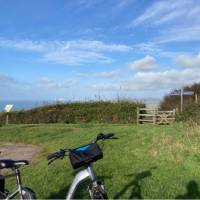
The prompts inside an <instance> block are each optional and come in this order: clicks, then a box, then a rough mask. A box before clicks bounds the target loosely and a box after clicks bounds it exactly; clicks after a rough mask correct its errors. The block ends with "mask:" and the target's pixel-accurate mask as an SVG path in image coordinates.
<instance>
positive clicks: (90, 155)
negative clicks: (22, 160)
mask: <svg viewBox="0 0 200 200" xmlns="http://www.w3.org/2000/svg"><path fill="white" fill-rule="evenodd" d="M106 139H118V138H116V137H114V134H113V133H109V134H103V133H100V134H98V135H97V136H96V138H95V140H94V141H93V142H92V143H89V144H87V145H84V146H80V147H78V148H75V149H60V150H59V151H58V152H55V153H52V154H50V155H48V156H47V160H48V161H49V162H48V165H50V164H51V163H52V162H53V161H55V160H57V159H63V158H64V157H65V156H69V159H70V161H71V164H72V167H73V168H74V169H78V168H80V167H83V168H82V169H81V170H80V171H79V172H78V173H77V174H76V175H75V177H74V179H73V181H72V184H71V186H70V188H69V191H68V193H67V195H66V199H67V200H69V199H72V198H73V196H74V194H75V191H76V189H77V187H78V185H79V184H80V183H81V182H83V181H84V180H86V179H89V180H90V184H89V186H88V192H89V197H90V198H91V199H108V195H107V192H106V191H105V188H104V184H103V182H101V181H97V178H96V175H95V172H94V170H93V167H92V163H93V162H95V161H97V160H99V159H102V158H103V152H102V150H101V148H100V147H99V145H98V144H97V142H98V141H99V140H106Z"/></svg>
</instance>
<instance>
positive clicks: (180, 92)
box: [170, 88, 194, 112]
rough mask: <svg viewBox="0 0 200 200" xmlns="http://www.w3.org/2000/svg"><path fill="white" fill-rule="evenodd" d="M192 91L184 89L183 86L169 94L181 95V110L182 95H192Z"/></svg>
mask: <svg viewBox="0 0 200 200" xmlns="http://www.w3.org/2000/svg"><path fill="white" fill-rule="evenodd" d="M193 94H194V92H193V91H184V90H183V88H181V89H180V90H176V91H174V92H172V93H171V94H170V95H171V96H176V95H180V96H181V112H182V111H183V95H193Z"/></svg>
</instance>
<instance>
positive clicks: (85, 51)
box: [0, 0, 200, 100]
mask: <svg viewBox="0 0 200 200" xmlns="http://www.w3.org/2000/svg"><path fill="white" fill-rule="evenodd" d="M199 16H200V1H199V0H176V1H174V0H59V1H51V0H42V1H39V0H29V1H27V0H19V1H12V0H0V30H1V31H0V92H1V96H0V100H5V99H6V100H55V99H65V100H85V99H86V100H90V99H95V98H98V96H101V98H103V99H116V98H117V96H120V97H121V98H122V97H123V98H139V99H144V98H162V97H163V95H165V94H167V93H168V92H169V91H171V90H172V89H176V88H180V87H182V86H184V85H188V84H192V83H194V82H199V81H200V48H199V45H200V18H199Z"/></svg>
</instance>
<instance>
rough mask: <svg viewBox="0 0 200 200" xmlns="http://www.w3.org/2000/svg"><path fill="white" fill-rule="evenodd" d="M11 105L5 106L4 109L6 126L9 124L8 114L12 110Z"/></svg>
mask: <svg viewBox="0 0 200 200" xmlns="http://www.w3.org/2000/svg"><path fill="white" fill-rule="evenodd" d="M12 108H13V104H7V105H6V106H5V108H4V110H5V112H6V124H9V112H10V111H11V110H12Z"/></svg>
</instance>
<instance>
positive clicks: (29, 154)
mask: <svg viewBox="0 0 200 200" xmlns="http://www.w3.org/2000/svg"><path fill="white" fill-rule="evenodd" d="M38 150H39V148H38V147H37V146H36V145H31V144H11V143H7V144H0V152H1V154H0V159H14V160H21V159H22V160H23V159H25V160H29V161H30V160H32V158H33V157H34V156H35V155H36V154H37V152H38Z"/></svg>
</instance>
